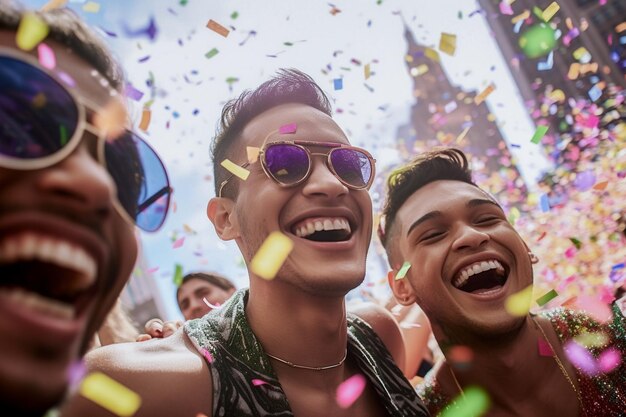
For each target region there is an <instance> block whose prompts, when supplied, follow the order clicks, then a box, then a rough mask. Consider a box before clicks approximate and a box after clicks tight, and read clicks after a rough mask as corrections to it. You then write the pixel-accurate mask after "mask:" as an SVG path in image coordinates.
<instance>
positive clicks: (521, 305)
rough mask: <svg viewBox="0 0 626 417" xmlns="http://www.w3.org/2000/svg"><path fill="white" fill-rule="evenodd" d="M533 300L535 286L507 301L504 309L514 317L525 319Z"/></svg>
mask: <svg viewBox="0 0 626 417" xmlns="http://www.w3.org/2000/svg"><path fill="white" fill-rule="evenodd" d="M532 298H533V286H532V285H529V286H528V287H526V288H524V289H523V290H521V291H520V292H518V293H515V294H513V295H511V296H509V298H507V299H506V301H505V303H504V307H505V308H506V311H508V312H509V314H510V315H512V316H518V317H523V316H525V315H526V314H528V311H529V310H530V304H531V302H532Z"/></svg>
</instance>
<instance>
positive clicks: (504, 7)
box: [499, 0, 513, 16]
mask: <svg viewBox="0 0 626 417" xmlns="http://www.w3.org/2000/svg"><path fill="white" fill-rule="evenodd" d="M499 6H500V13H502V14H504V15H508V16H510V15H512V14H513V9H512V8H511V5H510V4H509V2H508V1H507V0H502V1H501V2H500V5H499Z"/></svg>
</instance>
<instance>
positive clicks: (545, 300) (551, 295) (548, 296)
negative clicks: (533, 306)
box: [535, 290, 559, 307]
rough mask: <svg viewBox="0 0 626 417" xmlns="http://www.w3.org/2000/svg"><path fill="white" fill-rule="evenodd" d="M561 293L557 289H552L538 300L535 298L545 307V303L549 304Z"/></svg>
mask: <svg viewBox="0 0 626 417" xmlns="http://www.w3.org/2000/svg"><path fill="white" fill-rule="evenodd" d="M558 295H559V293H557V292H556V291H555V290H550V291H548V292H547V293H545V294H544V295H542V296H541V297H539V298H537V300H535V302H536V303H537V304H538V305H539V306H540V307H543V306H544V305H546V304H548V302H549V301H550V300H552V299H554V298H556V297H558Z"/></svg>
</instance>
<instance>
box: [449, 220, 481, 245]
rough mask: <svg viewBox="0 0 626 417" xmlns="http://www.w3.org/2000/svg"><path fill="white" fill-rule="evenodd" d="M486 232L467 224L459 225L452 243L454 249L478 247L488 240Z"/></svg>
mask: <svg viewBox="0 0 626 417" xmlns="http://www.w3.org/2000/svg"><path fill="white" fill-rule="evenodd" d="M489 239H490V237H489V235H488V234H487V233H485V232H483V231H481V230H479V229H477V228H476V227H474V226H472V225H469V224H462V225H461V226H460V227H459V230H458V232H457V235H456V238H455V239H454V242H453V244H452V248H453V249H454V250H462V249H472V248H478V247H480V246H482V245H484V244H485V243H487V242H488V241H489Z"/></svg>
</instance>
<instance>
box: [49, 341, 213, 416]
mask: <svg viewBox="0 0 626 417" xmlns="http://www.w3.org/2000/svg"><path fill="white" fill-rule="evenodd" d="M85 362H86V364H87V367H88V369H89V371H99V372H103V373H105V374H106V375H108V376H110V377H111V378H113V379H115V380H116V381H117V382H119V383H121V384H123V385H124V386H126V387H127V388H129V389H131V390H132V391H134V392H135V393H137V394H138V395H139V396H140V397H141V406H140V407H139V410H138V411H137V413H136V414H135V415H134V416H135V417H143V416H145V417H160V416H162V417H170V416H180V417H187V416H188V417H196V416H197V415H198V413H204V414H205V415H207V416H209V417H210V416H211V415H212V413H211V410H212V400H213V398H212V397H213V384H212V380H211V373H210V370H209V368H208V366H207V364H206V362H205V361H204V359H203V358H202V357H201V355H200V354H199V353H198V352H197V351H196V349H195V348H194V347H193V345H192V344H191V342H190V341H189V339H188V338H187V336H186V335H185V334H184V333H183V331H182V330H179V331H178V332H176V334H174V335H173V336H171V337H169V338H167V339H163V340H155V341H150V342H145V343H121V344H115V345H110V346H105V347H102V348H100V349H96V350H94V351H92V352H90V353H89V354H88V355H87V356H86V358H85ZM61 411H62V414H61V415H62V416H63V417H72V416H75V417H84V416H90V417H98V416H102V417H111V415H112V414H111V413H110V412H109V411H107V410H105V409H104V408H102V407H100V406H99V405H97V404H95V403H93V402H91V401H90V400H87V399H86V398H84V397H82V396H81V395H80V394H78V393H77V394H76V395H74V396H73V397H72V398H70V399H69V400H68V402H67V403H66V404H65V406H64V407H63V409H62V410H61Z"/></svg>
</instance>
